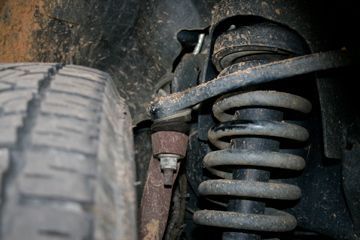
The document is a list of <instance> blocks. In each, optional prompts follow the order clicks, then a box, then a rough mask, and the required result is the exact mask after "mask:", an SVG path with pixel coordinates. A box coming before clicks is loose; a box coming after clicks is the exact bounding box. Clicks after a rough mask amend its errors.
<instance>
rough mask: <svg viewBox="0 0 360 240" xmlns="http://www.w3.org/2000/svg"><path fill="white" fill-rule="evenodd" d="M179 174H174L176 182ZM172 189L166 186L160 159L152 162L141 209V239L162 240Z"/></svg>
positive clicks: (153, 159)
mask: <svg viewBox="0 0 360 240" xmlns="http://www.w3.org/2000/svg"><path fill="white" fill-rule="evenodd" d="M177 174H178V172H176V173H175V174H174V181H175V179H176V176H177ZM171 195H172V187H165V186H164V178H163V174H162V172H161V169H160V162H159V160H158V159H155V158H152V159H151V160H150V164H149V169H148V176H147V178H146V182H145V187H144V192H143V196H142V199H141V207H140V239H141V240H161V239H162V236H163V234H164V232H165V228H166V223H167V219H168V214H169V209H170V203H171Z"/></svg>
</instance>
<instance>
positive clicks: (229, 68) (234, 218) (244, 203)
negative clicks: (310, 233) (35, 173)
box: [194, 22, 311, 240]
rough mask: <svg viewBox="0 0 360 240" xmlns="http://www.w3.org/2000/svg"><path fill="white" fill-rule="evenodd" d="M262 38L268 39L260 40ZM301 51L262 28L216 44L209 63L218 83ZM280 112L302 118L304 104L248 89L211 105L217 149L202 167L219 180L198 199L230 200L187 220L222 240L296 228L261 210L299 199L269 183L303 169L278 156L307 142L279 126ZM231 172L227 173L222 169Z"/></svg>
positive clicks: (286, 34)
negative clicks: (281, 173)
mask: <svg viewBox="0 0 360 240" xmlns="http://www.w3.org/2000/svg"><path fill="white" fill-rule="evenodd" d="M261 33H262V34H263V33H266V36H269V37H268V39H266V38H261V37H260V36H261ZM306 51H307V50H306V47H305V46H304V45H303V43H302V41H301V39H300V38H299V36H297V35H296V34H295V33H294V32H292V31H290V30H288V29H286V28H284V27H281V26H276V25H274V24H273V23H263V22H262V23H258V24H253V25H251V26H243V27H239V28H237V29H235V30H230V31H228V32H226V33H225V34H223V35H222V36H220V37H218V39H217V40H216V42H215V46H214V54H213V62H214V65H215V66H216V67H217V69H218V70H219V71H221V73H220V75H219V76H220V77H224V76H226V75H231V74H232V73H233V72H237V71H246V69H248V68H249V67H257V66H261V65H263V64H268V63H271V62H274V61H279V60H283V59H287V58H289V57H292V56H297V55H300V54H305V53H306ZM285 64H286V63H285V62H284V65H285ZM265 74H266V73H265ZM284 109H287V110H293V111H297V112H302V113H308V112H310V111H311V103H310V102H309V101H308V100H306V99H304V98H302V97H300V96H296V95H293V94H289V93H285V92H281V91H274V90H271V91H270V90H254V89H251V90H250V89H249V90H247V91H243V92H240V93H235V94H234V93H232V94H230V95H225V96H223V97H221V98H220V99H218V100H217V101H216V102H215V104H214V105H213V114H214V116H215V118H216V119H217V120H219V121H220V122H221V123H220V124H219V125H217V126H215V127H213V128H211V129H210V130H209V133H208V137H209V140H210V142H211V143H212V144H213V145H214V146H215V147H217V148H219V149H221V150H219V151H215V152H210V153H208V154H207V155H206V156H205V158H204V161H203V162H204V166H205V167H206V168H207V169H208V170H209V171H210V172H211V173H212V174H214V175H215V176H217V177H219V178H220V179H216V180H207V181H205V182H202V183H201V184H200V185H199V193H200V194H201V195H204V196H225V197H230V200H229V202H228V205H227V206H228V207H227V210H228V211H226V212H225V211H215V210H200V211H197V212H196V213H195V214H194V221H195V222H196V223H198V224H203V225H208V226H216V227H223V228H227V229H236V231H230V230H228V231H227V232H225V233H224V234H223V239H224V240H228V239H259V235H258V233H259V232H285V231H291V230H293V229H294V228H295V227H296V219H295V218H294V217H293V216H291V215H290V214H288V213H286V212H283V211H280V210H275V209H272V208H267V207H266V204H265V200H267V199H271V200H296V199H298V198H300V196H301V190H300V189H299V188H298V187H297V186H294V185H291V184H285V183H281V182H276V181H274V180H273V181H271V182H269V180H270V169H276V168H278V169H285V170H302V169H303V168H304V166H305V161H304V159H303V158H302V157H300V156H297V155H293V154H289V153H281V152H279V148H280V141H282V140H283V139H285V140H292V141H300V142H304V141H306V140H307V139H308V137H309V133H308V131H307V130H306V129H305V128H303V127H302V126H299V125H295V124H292V123H287V122H284V121H283V117H284V116H283V111H284ZM229 139H230V141H229ZM230 166H231V167H232V168H233V170H232V171H231V172H228V171H224V170H222V169H223V168H224V167H228V168H229V167H230ZM219 168H220V169H219ZM239 230H240V231H239ZM249 231H250V232H249Z"/></svg>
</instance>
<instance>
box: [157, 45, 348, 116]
mask: <svg viewBox="0 0 360 240" xmlns="http://www.w3.org/2000/svg"><path fill="white" fill-rule="evenodd" d="M350 64H351V58H350V56H349V53H348V52H347V51H346V50H335V51H328V52H322V53H314V54H309V55H305V56H300V57H294V58H290V59H286V60H281V61H276V62H272V63H269V64H264V65H260V66H257V67H252V68H248V69H245V70H242V71H238V72H235V73H232V74H229V75H227V76H223V77H219V78H216V79H214V80H212V81H209V82H206V83H202V84H200V85H198V86H196V87H193V88H190V89H188V90H185V91H183V92H179V93H174V94H171V95H169V96H166V97H160V98H158V99H157V100H156V101H155V102H153V103H152V104H151V106H150V113H151V115H152V118H153V119H159V118H163V117H166V116H170V115H172V114H174V113H176V112H178V111H180V110H182V109H185V108H187V107H190V106H193V105H195V104H197V103H200V102H203V101H204V100H207V99H209V98H212V97H215V96H218V95H220V94H223V93H227V92H230V91H234V90H236V89H239V88H242V87H247V86H251V85H256V84H260V83H265V82H271V81H276V80H280V79H284V78H289V77H294V76H299V75H303V74H308V73H313V72H318V71H323V70H328V69H334V68H340V67H345V66H348V65H350Z"/></svg>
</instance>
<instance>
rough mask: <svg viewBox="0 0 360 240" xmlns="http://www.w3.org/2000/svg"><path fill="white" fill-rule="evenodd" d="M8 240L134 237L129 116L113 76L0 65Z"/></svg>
mask: <svg viewBox="0 0 360 240" xmlns="http://www.w3.org/2000/svg"><path fill="white" fill-rule="evenodd" d="M0 181H1V182H0V187H1V202H0V221H1V222H0V226H1V235H0V239H2V240H10V239H11V240H25V239H26V240H50V239H51V240H55V239H57V240H58V239H61V240H67V239H79V240H84V239H95V240H98V239H101V240H102V239H106V240H114V239H121V240H135V239H137V235H136V233H137V230H136V196H135V195H136V194H135V187H134V181H135V168H134V157H133V140H132V131H131V118H130V115H129V112H128V109H127V107H126V104H125V102H124V100H123V99H122V98H120V96H119V95H118V93H117V91H116V89H115V87H114V83H113V80H112V79H111V78H110V76H109V75H107V74H106V73H103V72H100V71H98V70H94V69H90V68H85V67H79V66H73V65H69V66H62V65H58V64H0Z"/></svg>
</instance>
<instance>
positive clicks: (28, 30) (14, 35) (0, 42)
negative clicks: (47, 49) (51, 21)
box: [0, 0, 43, 62]
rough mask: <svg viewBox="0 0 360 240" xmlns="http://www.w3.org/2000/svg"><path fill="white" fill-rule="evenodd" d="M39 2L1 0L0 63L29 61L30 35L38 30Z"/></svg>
mask: <svg viewBox="0 0 360 240" xmlns="http://www.w3.org/2000/svg"><path fill="white" fill-rule="evenodd" d="M42 5H43V1H40V0H27V1H22V0H8V1H6V0H1V2H0V10H1V12H0V62H24V61H31V60H32V57H31V50H32V42H33V39H32V33H33V31H34V30H37V29H39V25H38V23H37V17H36V16H37V15H39V14H40V12H41V11H42Z"/></svg>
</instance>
